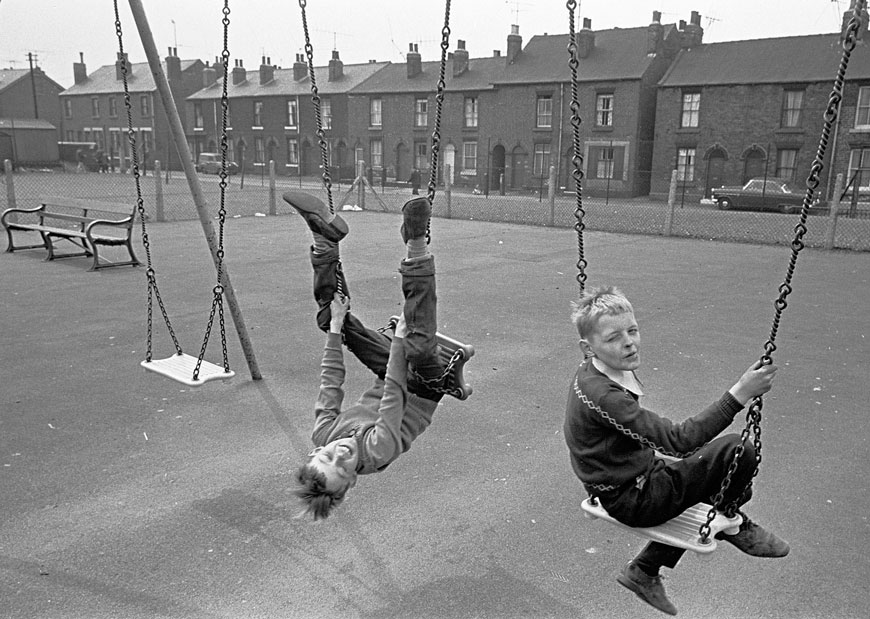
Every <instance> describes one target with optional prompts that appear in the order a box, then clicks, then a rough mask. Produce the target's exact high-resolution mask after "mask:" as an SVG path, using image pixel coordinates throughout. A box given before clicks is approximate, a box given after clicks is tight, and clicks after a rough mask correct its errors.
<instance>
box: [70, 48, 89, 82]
mask: <svg viewBox="0 0 870 619" xmlns="http://www.w3.org/2000/svg"><path fill="white" fill-rule="evenodd" d="M87 79H88V68H87V66H86V65H85V54H84V52H79V61H78V62H74V63H73V80H74V81H75V83H76V84H81V83H82V82H84V81H86V80H87Z"/></svg>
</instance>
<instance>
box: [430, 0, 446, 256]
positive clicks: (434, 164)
mask: <svg viewBox="0 0 870 619" xmlns="http://www.w3.org/2000/svg"><path fill="white" fill-rule="evenodd" d="M448 49H450V0H446V2H445V3H444V26H443V27H442V28H441V65H440V69H439V74H438V83H437V87H436V94H435V129H434V130H433V131H432V157H431V163H430V167H429V184H428V186H427V191H426V198H427V199H428V200H429V206H432V204H433V203H434V202H435V186H436V184H437V183H438V157H439V155H440V153H441V110H442V108H443V106H444V90H445V89H446V76H445V74H446V67H447V50H448ZM430 221H431V218H430V220H429V221H426V243H427V244H428V243H430V242H431V241H432V233H431V226H430Z"/></svg>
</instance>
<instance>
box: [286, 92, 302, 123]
mask: <svg viewBox="0 0 870 619" xmlns="http://www.w3.org/2000/svg"><path fill="white" fill-rule="evenodd" d="M298 117H299V107H298V104H297V101H296V99H288V100H287V120H286V121H285V123H286V125H287V126H288V127H292V128H294V129H295V128H296V126H297V124H298V122H299V121H298Z"/></svg>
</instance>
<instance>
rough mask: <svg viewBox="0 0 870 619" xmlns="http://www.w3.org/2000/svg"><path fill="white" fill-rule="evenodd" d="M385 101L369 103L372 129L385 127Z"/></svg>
mask: <svg viewBox="0 0 870 619" xmlns="http://www.w3.org/2000/svg"><path fill="white" fill-rule="evenodd" d="M383 104H384V102H383V100H381V99H372V100H371V102H370V103H369V126H370V127H381V126H383V123H384V120H383V117H382V112H383Z"/></svg>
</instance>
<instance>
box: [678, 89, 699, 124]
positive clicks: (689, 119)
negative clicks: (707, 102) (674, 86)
mask: <svg viewBox="0 0 870 619" xmlns="http://www.w3.org/2000/svg"><path fill="white" fill-rule="evenodd" d="M700 115H701V93H700V92H684V93H683V98H682V105H681V106H680V127H681V128H682V129H697V127H698V123H699V119H700Z"/></svg>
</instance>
